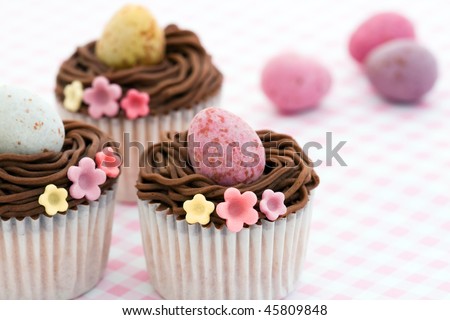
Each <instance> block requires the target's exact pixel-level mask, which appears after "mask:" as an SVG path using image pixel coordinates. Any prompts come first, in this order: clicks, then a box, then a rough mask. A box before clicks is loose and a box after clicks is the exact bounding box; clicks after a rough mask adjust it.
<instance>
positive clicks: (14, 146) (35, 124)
mask: <svg viewBox="0 0 450 320" xmlns="http://www.w3.org/2000/svg"><path fill="white" fill-rule="evenodd" d="M64 138H65V132H64V124H63V122H62V120H61V118H60V117H59V115H58V113H57V112H56V110H55V109H54V108H52V107H51V106H50V105H49V104H48V103H47V102H46V101H44V100H43V99H42V98H41V97H39V96H38V95H36V94H34V93H31V92H29V91H27V90H24V89H22V88H18V87H14V86H9V85H0V153H16V154H36V153H41V152H46V151H55V152H59V151H61V149H62V147H63V144H64Z"/></svg>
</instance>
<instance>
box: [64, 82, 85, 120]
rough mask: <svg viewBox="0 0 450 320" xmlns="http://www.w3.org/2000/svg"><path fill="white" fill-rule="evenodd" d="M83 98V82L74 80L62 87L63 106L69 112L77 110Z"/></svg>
mask: <svg viewBox="0 0 450 320" xmlns="http://www.w3.org/2000/svg"><path fill="white" fill-rule="evenodd" d="M82 100H83V84H82V83H81V82H80V81H78V80H74V81H72V83H71V84H68V85H67V86H65V87H64V101H63V106H64V108H66V109H67V110H69V111H71V112H77V111H78V110H79V109H80V106H81V101H82Z"/></svg>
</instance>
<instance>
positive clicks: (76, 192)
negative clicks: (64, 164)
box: [67, 157, 106, 201]
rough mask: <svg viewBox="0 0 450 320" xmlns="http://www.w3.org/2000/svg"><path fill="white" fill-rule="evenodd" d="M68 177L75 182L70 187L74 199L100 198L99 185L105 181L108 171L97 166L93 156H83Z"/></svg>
mask: <svg viewBox="0 0 450 320" xmlns="http://www.w3.org/2000/svg"><path fill="white" fill-rule="evenodd" d="M67 177H68V178H69V180H70V181H72V182H73V184H72V186H71V187H70V189H69V191H70V196H71V197H72V198H74V199H81V198H83V197H86V199H88V200H92V201H93V200H97V199H98V198H100V194H101V190H100V187H99V185H101V184H103V183H105V181H106V173H105V172H104V171H102V170H100V169H96V168H95V162H94V160H92V159H91V158H87V157H85V158H83V159H81V160H80V162H79V163H78V166H71V167H70V168H69V171H68V172H67Z"/></svg>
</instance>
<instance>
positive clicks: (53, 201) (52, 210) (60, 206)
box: [39, 184, 69, 216]
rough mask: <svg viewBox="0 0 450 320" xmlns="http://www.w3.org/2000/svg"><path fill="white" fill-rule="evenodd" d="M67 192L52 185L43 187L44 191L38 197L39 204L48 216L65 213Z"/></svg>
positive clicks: (67, 206)
mask: <svg viewBox="0 0 450 320" xmlns="http://www.w3.org/2000/svg"><path fill="white" fill-rule="evenodd" d="M66 199H67V190H66V189H64V188H57V187H56V186H55V185H54V184H49V185H48V186H46V187H45V191H44V193H43V194H41V196H40V197H39V204H40V205H41V206H44V207H45V212H46V213H47V214H48V215H49V216H54V215H55V214H56V213H57V212H64V211H67V209H68V208H69V204H68V203H67V200H66Z"/></svg>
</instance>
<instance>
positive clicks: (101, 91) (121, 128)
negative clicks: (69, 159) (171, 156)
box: [55, 5, 223, 201]
mask: <svg viewBox="0 0 450 320" xmlns="http://www.w3.org/2000/svg"><path fill="white" fill-rule="evenodd" d="M222 78H223V77H222V74H221V73H220V71H219V70H218V69H217V68H216V67H215V66H214V65H213V63H212V59H211V56H210V55H208V53H207V52H206V51H205V49H204V48H203V46H202V44H201V43H200V40H199V38H198V37H197V35H196V34H195V33H194V32H192V31H189V30H185V29H181V28H179V27H178V26H176V25H169V26H167V27H166V28H165V29H164V30H162V29H160V27H159V26H158V24H157V22H156V20H155V18H154V17H153V16H152V14H151V13H150V12H149V11H148V10H147V9H146V8H144V7H141V6H138V5H127V6H125V7H124V8H122V9H121V10H120V11H119V12H117V13H116V14H115V15H114V16H113V17H112V19H111V20H110V21H109V23H108V24H107V25H106V27H105V29H104V31H103V34H102V36H101V37H100V38H99V39H98V40H97V41H93V42H90V43H88V44H86V45H84V46H81V47H79V48H77V50H76V51H75V53H73V54H72V56H71V57H70V58H69V59H67V60H66V61H65V62H63V64H62V65H61V67H60V69H59V72H58V75H57V78H56V89H55V93H56V98H57V101H58V103H59V105H60V106H61V108H60V111H61V114H62V116H63V117H64V118H66V119H77V120H83V121H85V122H87V123H89V124H92V125H94V126H96V127H97V128H100V129H101V130H103V131H105V132H107V133H108V134H110V135H111V136H112V137H113V139H114V140H115V141H117V142H119V143H120V150H121V151H122V153H123V155H124V161H123V173H122V178H121V180H120V182H119V190H118V199H119V200H123V201H136V195H135V192H134V190H133V188H130V187H129V186H133V185H135V183H136V178H137V176H138V173H139V155H140V153H142V152H143V149H144V147H145V146H147V145H148V143H152V142H158V141H159V140H160V134H161V132H163V131H182V130H186V129H187V127H188V126H189V123H190V121H191V120H192V118H193V117H194V116H195V114H196V113H197V112H198V111H200V110H202V109H204V108H206V107H208V106H211V105H214V104H216V103H217V102H218V99H219V95H220V89H221V86H222Z"/></svg>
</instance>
